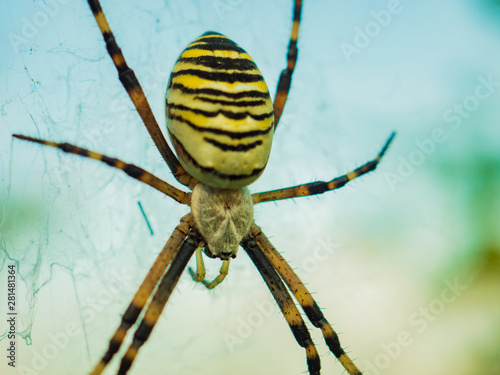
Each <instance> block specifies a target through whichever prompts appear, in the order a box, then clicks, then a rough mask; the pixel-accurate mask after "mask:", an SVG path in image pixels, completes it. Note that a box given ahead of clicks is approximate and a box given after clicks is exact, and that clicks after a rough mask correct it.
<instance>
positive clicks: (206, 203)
mask: <svg viewBox="0 0 500 375" xmlns="http://www.w3.org/2000/svg"><path fill="white" fill-rule="evenodd" d="M191 210H192V213H193V217H194V222H195V224H196V226H197V228H198V230H199V231H200V233H201V235H202V236H203V238H204V240H205V242H206V243H205V249H204V250H205V254H206V255H207V256H209V257H211V258H220V259H222V260H227V259H230V258H234V257H236V253H237V252H238V247H239V243H240V242H241V240H242V239H243V237H244V236H245V235H246V234H248V231H249V230H250V225H251V224H252V222H253V202H252V196H251V195H250V191H249V190H248V188H246V187H244V188H242V189H219V188H214V187H211V186H208V185H205V184H203V183H198V184H197V185H196V187H195V188H194V189H193V193H192V196H191Z"/></svg>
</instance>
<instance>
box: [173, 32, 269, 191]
mask: <svg viewBox="0 0 500 375" xmlns="http://www.w3.org/2000/svg"><path fill="white" fill-rule="evenodd" d="M166 101H167V103H166V105H167V108H166V110H167V127H168V131H169V134H170V138H171V140H172V143H173V144H174V147H175V150H176V152H177V155H178V157H179V161H180V162H181V164H182V166H183V167H184V168H185V169H186V170H187V171H188V173H189V174H191V175H192V176H193V177H195V178H197V179H198V180H200V181H201V182H203V183H205V184H206V185H210V186H213V187H219V188H229V189H236V188H241V187H243V186H246V185H248V184H250V183H252V182H253V181H255V180H256V179H257V178H258V177H259V176H260V174H261V173H262V171H263V170H264V168H265V166H266V163H267V160H268V158H269V153H270V151H271V143H272V137H273V132H274V115H273V103H272V100H271V97H270V95H269V90H268V88H267V85H266V83H265V82H264V78H263V77H262V74H261V73H260V71H259V69H258V68H257V65H255V63H254V61H253V60H252V59H251V58H250V56H249V55H248V54H247V53H246V52H245V51H244V50H243V49H242V48H240V47H239V46H238V45H237V44H236V43H234V42H233V41H231V40H230V39H228V38H227V37H225V36H224V35H221V34H218V33H215V32H207V33H205V34H203V35H202V36H201V37H199V38H198V39H196V40H195V41H194V42H193V43H191V44H190V45H189V46H188V47H187V48H186V49H185V50H184V51H183V52H182V54H181V55H180V57H179V59H178V60H177V62H176V64H175V66H174V69H173V71H172V74H171V76H170V81H169V84H168V89H167V100H166Z"/></svg>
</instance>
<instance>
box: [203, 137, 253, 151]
mask: <svg viewBox="0 0 500 375" xmlns="http://www.w3.org/2000/svg"><path fill="white" fill-rule="evenodd" d="M203 140H204V141H206V142H208V143H210V144H212V145H214V146H215V147H217V148H220V149H221V150H222V151H236V152H246V151H248V150H251V149H252V148H255V147H257V146H260V145H261V144H262V141H260V140H259V141H255V142H252V143H240V144H239V145H236V146H233V145H227V144H225V143H220V142H217V141H216V140H215V139H212V138H206V137H204V138H203Z"/></svg>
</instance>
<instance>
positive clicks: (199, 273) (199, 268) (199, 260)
mask: <svg viewBox="0 0 500 375" xmlns="http://www.w3.org/2000/svg"><path fill="white" fill-rule="evenodd" d="M202 249H203V242H200V244H199V245H198V248H197V249H196V272H194V271H193V269H192V268H191V267H189V268H188V272H189V274H190V275H191V278H192V279H193V281H196V282H201V281H203V280H205V275H206V274H207V270H206V269H205V263H204V262H203V253H202Z"/></svg>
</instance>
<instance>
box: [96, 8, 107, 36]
mask: <svg viewBox="0 0 500 375" xmlns="http://www.w3.org/2000/svg"><path fill="white" fill-rule="evenodd" d="M94 18H95V20H96V22H97V25H98V26H99V29H100V30H101V33H103V34H104V33H110V32H111V28H110V27H109V25H108V21H107V20H106V16H105V15H104V13H103V12H99V13H97V14H94Z"/></svg>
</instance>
